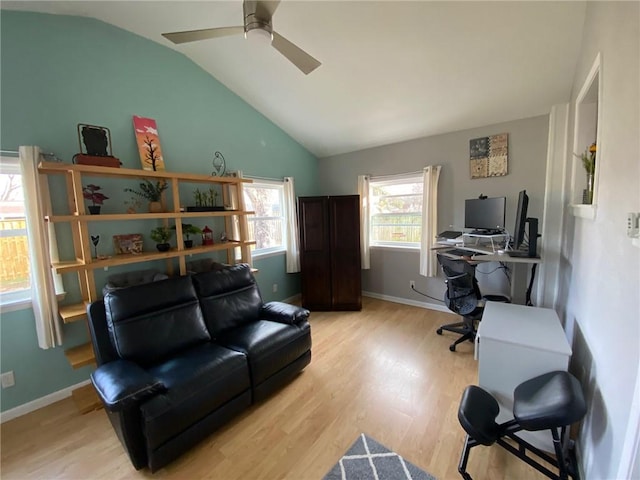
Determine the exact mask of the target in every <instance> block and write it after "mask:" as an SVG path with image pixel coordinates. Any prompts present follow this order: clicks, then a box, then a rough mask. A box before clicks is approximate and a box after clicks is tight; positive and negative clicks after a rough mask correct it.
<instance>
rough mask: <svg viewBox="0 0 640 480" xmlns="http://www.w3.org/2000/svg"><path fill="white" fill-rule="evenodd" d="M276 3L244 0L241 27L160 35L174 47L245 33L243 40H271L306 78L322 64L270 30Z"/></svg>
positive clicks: (276, 6)
mask: <svg viewBox="0 0 640 480" xmlns="http://www.w3.org/2000/svg"><path fill="white" fill-rule="evenodd" d="M279 3H280V0H277V1H262V0H244V1H243V2H242V10H243V11H244V26H241V27H219V28H205V29H203V30H189V31H186V32H172V33H163V34H162V36H163V37H164V38H166V39H167V40H170V41H172V42H173V43H176V44H180V43H188V42H196V41H198V40H207V39H209V38H217V37H226V36H229V35H237V34H240V33H244V36H245V38H247V37H248V36H249V35H253V36H263V37H268V38H269V40H270V41H271V46H273V47H274V48H275V49H276V50H278V51H279V52H280V53H281V54H282V55H284V56H285V57H286V58H287V59H288V60H289V61H290V62H291V63H293V64H294V65H295V66H296V67H298V68H299V69H300V70H302V72H303V73H304V74H305V75H308V74H309V73H311V72H313V71H314V70H315V69H316V68H318V67H319V66H320V65H321V63H320V62H319V61H318V60H316V59H315V58H313V57H312V56H311V55H309V54H308V53H307V52H305V51H304V50H302V49H301V48H300V47H298V46H296V45H294V44H293V43H291V42H290V41H289V40H287V39H286V38H284V37H283V36H282V35H280V34H278V33H277V32H276V31H274V30H273V23H272V21H271V20H272V17H273V14H274V12H275V11H276V9H277V8H278V4H279Z"/></svg>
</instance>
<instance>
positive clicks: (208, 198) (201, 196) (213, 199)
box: [187, 187, 224, 212]
mask: <svg viewBox="0 0 640 480" xmlns="http://www.w3.org/2000/svg"><path fill="white" fill-rule="evenodd" d="M218 195H219V193H218V191H217V190H216V189H214V188H213V187H211V188H209V189H208V190H204V191H200V189H199V188H196V189H195V191H194V192H193V199H194V201H195V206H188V207H187V212H215V211H221V210H224V207H219V206H218Z"/></svg>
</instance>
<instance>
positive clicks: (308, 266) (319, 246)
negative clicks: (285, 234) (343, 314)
mask: <svg viewBox="0 0 640 480" xmlns="http://www.w3.org/2000/svg"><path fill="white" fill-rule="evenodd" d="M328 207H329V199H328V197H300V198H299V199H298V220H299V222H298V224H299V225H298V227H299V229H300V271H301V276H300V279H301V289H302V306H303V307H305V308H308V309H310V310H331V248H330V245H329V208H328Z"/></svg>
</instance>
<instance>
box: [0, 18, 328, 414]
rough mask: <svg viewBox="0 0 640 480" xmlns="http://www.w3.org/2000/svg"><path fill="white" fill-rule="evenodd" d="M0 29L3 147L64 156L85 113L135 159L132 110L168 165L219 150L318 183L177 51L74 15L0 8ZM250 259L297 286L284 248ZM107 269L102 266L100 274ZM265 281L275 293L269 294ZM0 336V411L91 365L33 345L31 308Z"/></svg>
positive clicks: (304, 158) (191, 164)
mask: <svg viewBox="0 0 640 480" xmlns="http://www.w3.org/2000/svg"><path fill="white" fill-rule="evenodd" d="M0 35H1V36H0V41H1V43H0V48H1V50H0V61H1V75H2V77H1V86H0V88H1V91H0V95H1V98H2V102H1V105H0V115H1V117H0V147H1V148H2V149H3V150H17V149H18V147H19V146H20V145H38V146H40V147H41V148H42V150H43V151H44V152H54V153H55V154H56V155H57V156H58V157H59V158H61V159H62V160H63V161H65V162H70V161H71V158H72V156H73V155H74V154H75V153H77V152H78V148H79V147H78V139H77V133H76V125H77V124H78V123H86V124H92V125H101V126H106V127H108V128H109V129H110V130H111V138H112V143H113V154H114V155H115V156H116V157H118V158H120V160H121V161H122V163H123V166H124V167H127V168H140V160H139V157H138V153H137V149H136V142H135V137H134V134H133V126H132V116H133V115H139V116H144V117H151V118H154V119H155V120H156V121H157V124H158V130H159V134H160V138H161V143H162V150H163V153H164V158H165V165H166V168H167V170H174V171H181V172H193V173H203V174H209V173H210V172H211V170H212V168H211V160H212V158H213V153H214V152H215V151H220V152H222V153H223V155H224V156H225V159H226V162H227V169H229V170H243V171H244V172H245V174H246V175H254V176H262V177H274V178H281V177H283V176H285V175H286V176H293V177H295V181H296V193H297V194H298V195H314V194H317V193H318V192H317V191H316V185H315V178H316V177H317V159H316V158H315V157H314V156H313V155H312V154H311V153H309V152H308V151H307V150H305V149H304V148H303V147H302V146H300V145H299V144H298V143H297V142H295V141H294V140H293V139H292V138H291V137H289V136H288V135H287V134H286V133H284V132H283V131H282V130H280V129H279V128H278V127H277V126H275V125H274V124H273V123H272V122H270V121H269V120H267V119H266V118H265V117H264V116H262V115H261V114H260V113H258V112H257V111H256V110H254V109H253V108H252V107H251V106H249V105H248V104H246V103H245V102H244V101H243V100H242V99H240V98H239V97H238V96H236V95H235V94H234V93H232V92H231V91H229V90H228V89H227V88H226V87H225V86H223V85H222V84H221V83H219V82H218V81H217V80H215V79H214V78H213V77H211V76H210V75H209V74H208V73H206V72H204V71H203V70H202V69H201V68H200V67H198V66H197V65H195V64H194V63H193V62H192V61H191V60H189V59H188V58H187V57H185V56H183V55H182V54H180V53H177V52H175V51H173V50H171V49H169V48H166V47H163V46H161V45H159V44H157V43H154V42H151V41H150V40H147V39H144V38H141V37H138V36H136V35H134V34H132V33H129V32H127V31H124V30H121V29H119V28H116V27H114V26H112V25H108V24H105V23H102V22H99V21H97V20H93V19H87V18H82V17H69V16H57V15H44V14H35V13H27V12H14V11H6V10H2V12H1V15H0ZM304 80H305V79H304V77H302V76H301V78H300V81H304ZM50 183H51V188H52V192H51V193H52V197H54V207H55V206H56V205H57V204H64V198H65V197H64V195H65V193H64V190H63V188H61V185H60V182H57V183H56V182H50ZM107 185H108V182H104V183H103V187H106V186H107ZM112 190H113V189H112ZM112 190H110V191H109V192H106V193H107V195H109V196H110V197H111V199H110V200H108V201H107V203H106V204H105V207H106V208H107V209H108V210H111V211H118V209H119V208H121V206H122V202H123V201H124V200H125V199H126V198H128V196H127V195H125V194H124V193H119V189H118V190H117V191H112ZM122 208H123V207H122ZM123 209H124V208H123ZM120 211H122V210H120ZM113 223H115V222H113ZM113 223H112V222H109V223H104V224H101V225H100V226H99V227H96V228H99V229H101V230H100V233H101V234H102V235H104V237H103V238H110V236H111V235H113V234H115V233H131V230H130V229H131V228H132V227H131V226H127V227H123V226H121V225H120V226H119V225H117V224H113ZM123 228H126V229H127V230H126V231H125V232H123V231H122V230H123ZM145 228H146V227H145ZM66 230H68V228H67V229H66ZM58 238H59V243H60V250H61V253H62V254H65V253H67V252H69V251H70V247H69V234H68V231H65V227H64V226H62V227H60V228H59V233H58ZM105 242H106V243H109V242H108V241H106V240H105ZM255 266H256V267H257V268H259V269H260V273H259V275H258V276H257V278H258V282H259V284H260V286H261V290H262V293H263V296H264V298H265V300H277V299H284V298H288V297H291V296H293V295H295V294H296V293H298V292H299V279H298V275H289V274H287V273H285V268H284V267H285V260H284V256H282V255H280V256H275V257H269V258H265V259H262V260H258V261H256V263H255ZM133 268H136V267H129V269H133ZM137 268H140V267H137ZM114 270H115V269H114ZM118 271H119V270H118ZM108 273H112V272H111V271H110V272H106V273H105V272H100V274H99V275H97V276H96V277H97V279H98V282H100V280H101V279H103V278H104V277H106V275H107V274H108ZM64 280H65V287H66V288H67V290H68V291H69V295H68V301H72V300H75V299H76V297H77V296H78V288H77V281H76V280H75V278H74V276H73V275H65V277H64ZM273 283H277V284H278V293H272V285H273ZM0 335H1V350H2V353H1V358H0V361H1V362H2V364H1V369H2V371H3V372H5V371H8V370H13V371H14V373H15V378H16V386H15V387H12V388H9V389H5V390H2V392H1V397H0V410H2V411H4V410H7V409H10V408H13V407H15V406H17V405H21V404H23V403H26V402H29V401H31V400H34V399H37V398H40V397H42V396H44V395H47V394H49V393H52V392H55V391H57V390H60V389H62V388H64V387H67V386H69V385H73V384H75V383H78V382H80V381H82V380H85V379H87V378H88V374H89V372H90V371H91V369H90V368H84V369H80V370H76V371H74V370H72V369H71V368H70V367H69V365H68V364H67V362H66V359H65V358H64V355H63V351H62V349H61V348H56V349H49V350H41V349H40V348H38V346H37V340H36V335H35V327H34V325H33V312H32V311H31V310H30V309H29V310H22V311H18V312H11V313H7V314H3V315H2V318H1V320H0ZM86 339H87V337H86V330H85V328H84V325H80V324H77V325H70V326H65V345H64V348H68V347H70V346H73V345H77V344H79V343H83V342H84V341H86Z"/></svg>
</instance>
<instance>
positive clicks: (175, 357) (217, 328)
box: [88, 264, 311, 471]
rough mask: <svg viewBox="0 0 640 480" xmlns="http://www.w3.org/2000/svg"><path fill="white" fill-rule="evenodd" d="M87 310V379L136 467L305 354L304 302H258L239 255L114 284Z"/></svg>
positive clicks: (153, 461) (160, 461)
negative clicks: (201, 268) (212, 266)
mask: <svg viewBox="0 0 640 480" xmlns="http://www.w3.org/2000/svg"><path fill="white" fill-rule="evenodd" d="M88 314H89V325H90V330H91V337H92V341H93V346H94V350H95V353H96V362H97V364H98V368H97V369H96V371H95V372H94V373H93V374H92V375H91V380H92V382H93V384H94V386H95V387H96V390H97V391H98V394H99V396H100V397H101V399H102V402H103V404H104V407H105V410H106V412H107V415H108V416H109V419H110V420H111V423H112V424H113V427H114V429H115V431H116V433H117V435H118V437H119V438H120V440H121V442H122V444H123V445H124V447H125V449H126V450H127V452H128V454H129V456H130V458H131V462H132V463H133V465H134V466H135V468H136V469H140V468H142V467H145V466H148V467H149V469H150V470H151V471H155V470H157V469H159V468H161V467H162V466H164V465H166V464H167V463H169V462H170V461H171V460H173V459H175V458H176V457H177V456H178V455H180V454H182V453H183V452H185V451H186V450H188V449H189V448H191V447H192V446H193V445H194V444H195V443H197V442H198V441H200V440H201V439H202V438H204V437H206V436H207V435H209V434H210V433H211V432H212V431H213V430H214V429H216V428H217V427H219V426H220V425H222V424H223V423H225V422H227V421H228V420H229V419H230V418H231V417H232V416H233V415H235V414H236V413H238V412H240V411H242V410H243V409H245V408H247V407H248V406H249V405H251V404H252V403H253V402H255V401H257V400H260V399H262V398H264V397H266V396H267V395H269V394H270V393H271V392H272V391H274V390H275V389H277V388H279V387H281V386H282V385H284V384H285V383H287V382H289V381H290V380H291V379H292V378H293V377H294V376H296V375H297V374H298V373H299V372H300V371H301V370H302V369H303V368H304V367H305V366H306V365H308V364H309V362H310V361H311V330H310V326H309V323H308V321H307V320H308V316H309V311H308V310H305V309H304V308H300V307H296V306H293V305H288V304H285V303H280V302H269V303H266V304H263V302H262V298H261V296H260V291H259V290H258V286H257V285H256V282H255V279H254V277H253V275H252V273H251V270H250V268H249V266H248V265H245V264H240V265H235V266H231V267H228V268H225V269H222V270H219V271H211V272H204V273H199V274H196V275H191V276H185V277H174V278H169V279H167V280H161V281H158V282H154V283H148V284H143V285H138V286H134V287H130V288H124V289H118V290H114V291H112V292H109V293H108V294H107V295H106V296H105V298H104V301H98V302H94V303H92V304H91V305H90V306H89V309H88Z"/></svg>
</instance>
